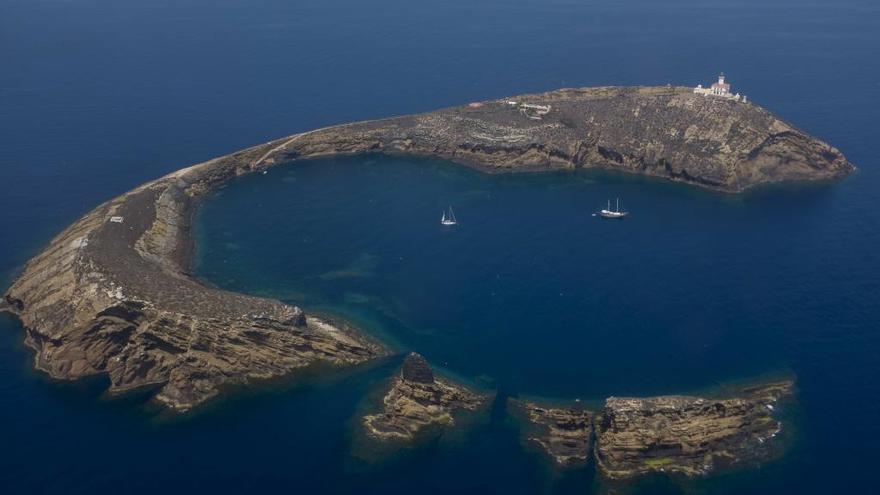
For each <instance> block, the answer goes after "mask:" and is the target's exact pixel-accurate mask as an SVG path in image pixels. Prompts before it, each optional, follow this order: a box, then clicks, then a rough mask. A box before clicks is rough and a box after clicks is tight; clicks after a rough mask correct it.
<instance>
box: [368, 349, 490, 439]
mask: <svg viewBox="0 0 880 495" xmlns="http://www.w3.org/2000/svg"><path fill="white" fill-rule="evenodd" d="M486 399H487V397H486V396H485V395H480V394H477V393H475V392H472V391H471V390H468V389H467V388H466V387H464V386H462V385H458V384H455V383H452V382H450V381H447V380H443V379H440V378H437V377H435V376H434V372H433V370H431V367H430V366H429V365H428V362H427V361H425V358H423V357H422V356H421V355H419V354H416V353H410V354H409V355H407V356H406V359H405V360H404V362H403V366H402V367H401V370H400V373H398V374H397V375H396V376H395V377H394V378H393V379H392V381H391V384H390V386H389V388H388V392H387V393H386V394H385V397H384V399H383V401H382V402H383V405H384V407H383V411H382V412H380V413H377V414H370V415H367V416H364V420H363V424H364V428H365V429H366V431H367V433H368V434H369V435H370V436H372V437H374V438H377V439H380V440H412V439H413V438H415V437H416V435H417V434H419V433H420V432H422V431H424V430H426V429H428V428H430V427H445V426H451V425H452V424H453V422H454V418H453V414H454V413H455V412H457V411H462V410H468V411H473V410H475V409H477V408H479V407H480V406H482V405H483V404H485V403H486Z"/></svg>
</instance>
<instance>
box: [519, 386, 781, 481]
mask: <svg viewBox="0 0 880 495" xmlns="http://www.w3.org/2000/svg"><path fill="white" fill-rule="evenodd" d="M792 386H793V385H792V382H790V381H781V382H775V383H767V384H762V385H758V386H752V387H747V388H743V389H741V390H738V391H737V392H736V394H735V395H736V396H735V397H732V398H725V399H718V398H702V397H690V396H677V395H676V396H660V397H646V398H619V397H611V398H609V399H607V400H606V401H605V407H604V408H603V409H602V410H601V411H600V412H598V413H593V412H590V411H587V410H585V409H583V408H582V407H579V406H578V407H546V406H542V405H540V404H536V403H533V402H519V401H514V403H515V404H516V405H517V406H518V407H519V408H520V409H521V410H523V411H524V412H525V413H526V415H527V417H528V420H529V422H530V423H531V425H532V429H531V430H530V433H529V434H528V438H529V440H532V441H534V442H536V443H537V444H539V445H540V446H541V447H542V448H543V450H544V451H545V452H546V453H547V454H548V455H549V456H550V457H552V458H553V459H554V460H555V461H556V463H557V464H559V465H563V466H565V465H572V464H579V463H582V462H585V461H587V460H588V458H589V457H590V455H591V454H592V457H593V458H594V459H595V462H596V468H597V470H598V471H599V473H600V474H601V475H602V476H603V477H605V478H609V479H628V478H634V477H638V476H642V475H646V474H650V473H669V474H672V473H675V474H681V475H685V476H699V475H706V474H709V473H712V472H714V471H717V470H719V469H723V468H727V467H731V466H735V465H743V464H747V463H754V462H760V461H763V460H767V459H770V458H772V457H774V456H775V455H776V454H777V453H778V452H779V451H780V445H779V444H778V443H777V442H775V441H774V440H773V439H774V438H775V437H776V436H777V434H778V433H779V432H780V431H781V429H782V423H781V422H780V421H779V420H778V419H776V418H775V417H774V412H775V404H776V402H777V401H778V400H779V399H781V398H783V397H786V396H789V395H791V393H792ZM591 444H592V446H591Z"/></svg>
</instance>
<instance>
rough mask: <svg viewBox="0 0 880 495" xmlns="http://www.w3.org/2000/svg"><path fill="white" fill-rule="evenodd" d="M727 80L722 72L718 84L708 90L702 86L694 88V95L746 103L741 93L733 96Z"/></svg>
mask: <svg viewBox="0 0 880 495" xmlns="http://www.w3.org/2000/svg"><path fill="white" fill-rule="evenodd" d="M725 79H726V78H725V76H724V73H723V72H722V73H721V75H720V76H718V82H716V83H715V84H713V85H712V86H710V87H708V88H704V87H703V85H702V84H699V85H697V87H696V88H694V94H696V95H703V96H713V97H716V98H724V99H728V100H736V101H743V102H745V101H746V97H745V96H743V95H740V94H739V93H737V94H733V93H731V92H730V84H728V83H727V81H726V80H725Z"/></svg>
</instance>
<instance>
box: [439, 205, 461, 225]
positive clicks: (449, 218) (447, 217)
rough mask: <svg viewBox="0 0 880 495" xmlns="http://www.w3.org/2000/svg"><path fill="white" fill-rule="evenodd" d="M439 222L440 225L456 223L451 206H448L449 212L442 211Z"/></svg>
mask: <svg viewBox="0 0 880 495" xmlns="http://www.w3.org/2000/svg"><path fill="white" fill-rule="evenodd" d="M440 223H441V224H442V225H457V224H458V221H457V220H456V219H455V212H453V211H452V206H450V207H449V214H447V212H445V211H444V212H443V217H441V218H440Z"/></svg>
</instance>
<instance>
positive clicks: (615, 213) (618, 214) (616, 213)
mask: <svg viewBox="0 0 880 495" xmlns="http://www.w3.org/2000/svg"><path fill="white" fill-rule="evenodd" d="M627 215H629V212H628V211H620V198H617V205H616V206H615V208H614V209H613V210H612V209H611V200H610V199H609V200H608V206H606V207H605V209H604V210H601V211H599V216H601V217H602V218H626V216H627Z"/></svg>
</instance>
